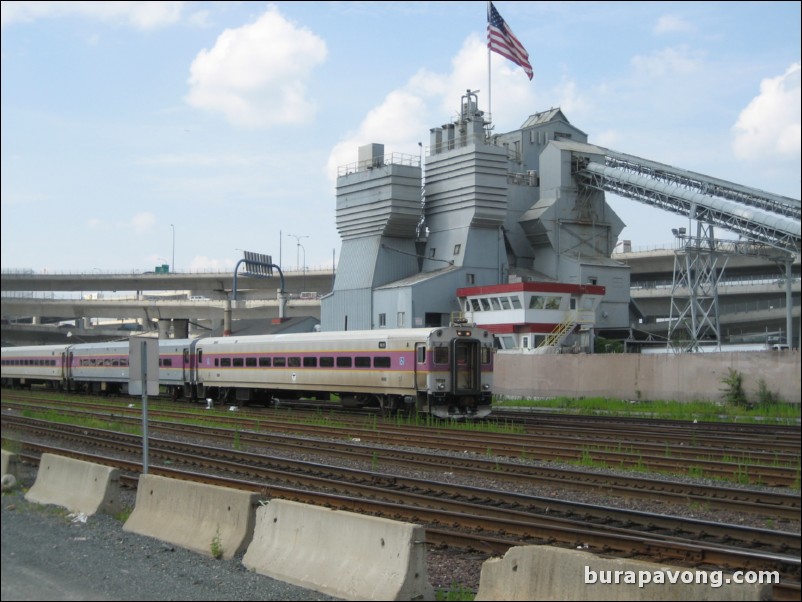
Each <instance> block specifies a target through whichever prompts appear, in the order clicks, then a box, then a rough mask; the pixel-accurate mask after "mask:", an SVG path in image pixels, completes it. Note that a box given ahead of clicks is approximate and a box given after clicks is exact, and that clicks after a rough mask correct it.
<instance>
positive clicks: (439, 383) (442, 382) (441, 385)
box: [436, 378, 446, 391]
mask: <svg viewBox="0 0 802 602" xmlns="http://www.w3.org/2000/svg"><path fill="white" fill-rule="evenodd" d="M436 382H437V390H438V391H442V390H443V389H445V388H446V381H445V379H443V378H438V379H437V381H436Z"/></svg>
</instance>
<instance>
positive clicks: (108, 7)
mask: <svg viewBox="0 0 802 602" xmlns="http://www.w3.org/2000/svg"><path fill="white" fill-rule="evenodd" d="M183 8H184V3H183V2H3V3H2V7H1V8H0V20H1V21H2V26H3V27H6V26H7V25H11V24H12V23H29V22H31V21H36V20H38V19H52V18H61V17H68V16H73V15H77V16H81V17H86V18H89V19H97V20H100V21H113V22H122V23H128V24H129V25H131V26H133V27H136V28H138V29H152V28H155V27H164V26H166V25H172V24H173V23H176V22H178V20H179V19H180V18H181V12H182V10H183Z"/></svg>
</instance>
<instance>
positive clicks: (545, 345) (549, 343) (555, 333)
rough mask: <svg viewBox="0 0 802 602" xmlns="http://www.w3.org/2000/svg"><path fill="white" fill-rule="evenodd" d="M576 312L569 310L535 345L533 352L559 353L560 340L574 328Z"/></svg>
mask: <svg viewBox="0 0 802 602" xmlns="http://www.w3.org/2000/svg"><path fill="white" fill-rule="evenodd" d="M576 324H577V322H576V312H573V311H572V312H569V313H568V315H567V316H566V317H565V319H564V320H563V321H562V322H560V323H559V324H557V326H555V327H554V330H552V331H551V332H550V333H549V334H548V336H546V338H545V339H543V341H542V342H541V343H540V345H538V346H537V348H536V349H535V353H543V354H546V353H559V349H560V345H561V344H562V342H563V341H564V340H565V339H566V337H568V335H569V334H571V333H572V332H573V331H574V328H576Z"/></svg>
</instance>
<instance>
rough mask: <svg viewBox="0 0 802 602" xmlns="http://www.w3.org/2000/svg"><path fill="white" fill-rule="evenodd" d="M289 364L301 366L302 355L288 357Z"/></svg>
mask: <svg viewBox="0 0 802 602" xmlns="http://www.w3.org/2000/svg"><path fill="white" fill-rule="evenodd" d="M287 365H288V366H289V367H290V368H300V366H301V358H300V357H288V358H287Z"/></svg>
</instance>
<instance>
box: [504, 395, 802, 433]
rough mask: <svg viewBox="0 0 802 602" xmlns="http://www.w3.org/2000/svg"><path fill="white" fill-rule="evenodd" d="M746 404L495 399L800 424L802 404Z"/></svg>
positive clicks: (557, 407) (606, 411)
mask: <svg viewBox="0 0 802 602" xmlns="http://www.w3.org/2000/svg"><path fill="white" fill-rule="evenodd" d="M763 397H764V399H770V400H771V401H760V402H758V403H754V404H749V405H747V406H744V405H741V404H736V403H725V402H715V401H688V402H682V401H637V400H625V399H609V398H606V397H584V398H570V397H556V398H553V399H517V400H504V401H498V400H497V401H495V402H494V406H496V407H499V406H504V407H508V408H516V407H523V408H542V409H544V410H552V411H565V412H568V413H572V414H580V415H598V414H603V415H606V416H639V417H642V418H656V419H666V420H687V421H694V420H697V421H700V422H701V421H703V422H735V421H737V422H743V423H758V422H761V423H765V422H773V423H775V424H789V425H798V424H799V422H800V419H802V412H800V404H796V403H778V402H777V401H776V397H773V396H771V395H768V394H766V393H764V394H763Z"/></svg>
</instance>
